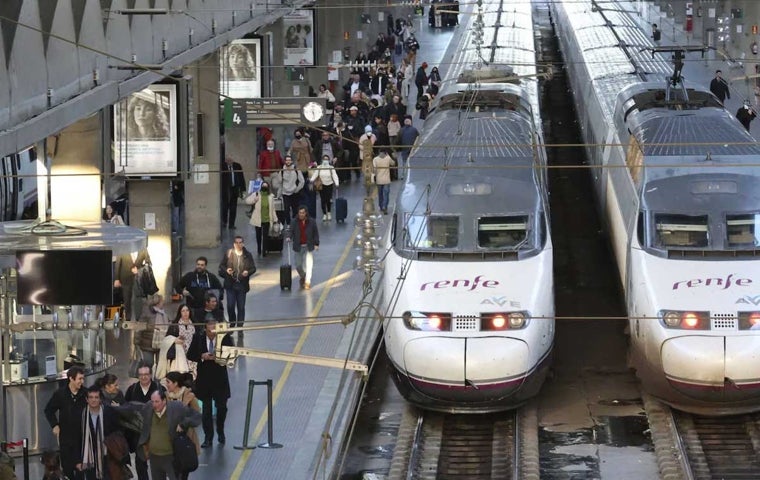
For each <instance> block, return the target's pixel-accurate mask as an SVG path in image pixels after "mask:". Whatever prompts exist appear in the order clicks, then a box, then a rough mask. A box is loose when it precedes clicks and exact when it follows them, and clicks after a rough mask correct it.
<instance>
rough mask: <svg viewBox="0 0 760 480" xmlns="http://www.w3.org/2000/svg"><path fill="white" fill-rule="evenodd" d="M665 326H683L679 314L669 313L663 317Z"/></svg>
mask: <svg viewBox="0 0 760 480" xmlns="http://www.w3.org/2000/svg"><path fill="white" fill-rule="evenodd" d="M662 319H663V321H664V322H665V325H666V326H668V327H670V328H676V327H678V325H680V324H681V316H680V315H679V314H678V312H667V313H665V314H664V315H663V316H662Z"/></svg>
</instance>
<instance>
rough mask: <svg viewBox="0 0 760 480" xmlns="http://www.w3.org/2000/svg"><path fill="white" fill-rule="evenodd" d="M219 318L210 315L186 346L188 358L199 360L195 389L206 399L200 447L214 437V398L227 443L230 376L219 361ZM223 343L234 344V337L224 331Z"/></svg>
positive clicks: (220, 435) (219, 431) (220, 434)
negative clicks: (212, 403) (226, 426)
mask: <svg viewBox="0 0 760 480" xmlns="http://www.w3.org/2000/svg"><path fill="white" fill-rule="evenodd" d="M216 324H217V322H216V320H215V319H209V320H208V321H207V322H206V328H204V329H203V331H201V332H200V333H198V334H196V335H195V336H194V337H193V342H192V343H191V344H190V348H188V350H187V359H188V360H192V361H194V362H198V377H197V378H196V379H195V388H194V389H193V392H194V393H195V396H196V397H198V398H199V399H200V400H201V401H202V402H203V433H204V436H205V438H204V441H203V444H201V447H203V448H208V447H210V446H211V444H212V442H213V439H214V422H213V413H212V407H211V401H212V400H213V401H214V404H216V432H217V434H218V438H219V443H221V444H222V445H224V443H225V442H226V440H227V439H226V438H225V436H224V421H225V419H226V418H227V399H229V398H230V379H229V376H228V375H227V367H225V366H223V365H219V364H217V363H216V347H217V342H218V341H219V337H217V336H216V331H215V329H216ZM221 342H222V346H228V347H232V346H234V344H233V343H232V337H230V336H229V335H225V336H224V337H223V338H222V339H221Z"/></svg>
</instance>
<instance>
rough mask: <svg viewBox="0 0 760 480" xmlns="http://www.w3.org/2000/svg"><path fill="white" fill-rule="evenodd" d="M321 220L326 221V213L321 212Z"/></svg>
mask: <svg viewBox="0 0 760 480" xmlns="http://www.w3.org/2000/svg"><path fill="white" fill-rule="evenodd" d="M322 221H323V222H326V221H327V214H326V213H323V214H322Z"/></svg>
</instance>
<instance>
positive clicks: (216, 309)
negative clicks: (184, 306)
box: [193, 292, 224, 323]
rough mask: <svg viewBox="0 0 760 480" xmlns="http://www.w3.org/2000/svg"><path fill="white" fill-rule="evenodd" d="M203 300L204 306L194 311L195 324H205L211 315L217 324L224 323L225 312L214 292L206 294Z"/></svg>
mask: <svg viewBox="0 0 760 480" xmlns="http://www.w3.org/2000/svg"><path fill="white" fill-rule="evenodd" d="M203 298H204V300H203V306H202V307H201V308H194V309H193V323H203V322H205V321H206V318H207V317H208V316H209V315H210V316H212V317H214V318H215V319H216V321H217V322H223V321H224V311H223V310H222V309H221V306H220V305H219V298H218V297H217V296H216V294H215V293H214V292H206V295H205V296H204V297H203Z"/></svg>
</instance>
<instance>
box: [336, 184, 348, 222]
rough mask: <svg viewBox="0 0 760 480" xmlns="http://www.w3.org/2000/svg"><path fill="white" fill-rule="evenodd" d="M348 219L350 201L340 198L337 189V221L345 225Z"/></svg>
mask: <svg viewBox="0 0 760 480" xmlns="http://www.w3.org/2000/svg"><path fill="white" fill-rule="evenodd" d="M346 217H348V201H347V200H346V199H345V197H340V196H338V189H337V188H336V189H335V221H336V222H338V223H343V222H345V221H346Z"/></svg>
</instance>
